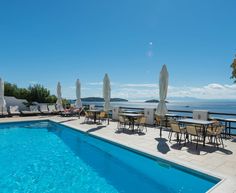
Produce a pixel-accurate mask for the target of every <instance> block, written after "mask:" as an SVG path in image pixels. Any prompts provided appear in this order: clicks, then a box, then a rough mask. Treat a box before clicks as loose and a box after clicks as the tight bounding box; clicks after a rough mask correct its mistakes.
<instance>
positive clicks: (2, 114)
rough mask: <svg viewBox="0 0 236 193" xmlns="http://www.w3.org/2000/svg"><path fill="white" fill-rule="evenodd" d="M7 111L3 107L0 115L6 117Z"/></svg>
mask: <svg viewBox="0 0 236 193" xmlns="http://www.w3.org/2000/svg"><path fill="white" fill-rule="evenodd" d="M8 115H9V114H8V112H7V109H6V108H3V109H1V110H0V117H6V116H8Z"/></svg>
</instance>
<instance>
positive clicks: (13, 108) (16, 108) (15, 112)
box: [9, 106, 20, 116]
mask: <svg viewBox="0 0 236 193" xmlns="http://www.w3.org/2000/svg"><path fill="white" fill-rule="evenodd" d="M9 114H10V115H11V116H14V115H20V111H19V106H9Z"/></svg>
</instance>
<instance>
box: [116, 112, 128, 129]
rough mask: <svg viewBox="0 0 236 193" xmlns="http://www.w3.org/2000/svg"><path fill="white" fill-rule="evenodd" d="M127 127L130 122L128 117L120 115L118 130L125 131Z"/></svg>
mask: <svg viewBox="0 0 236 193" xmlns="http://www.w3.org/2000/svg"><path fill="white" fill-rule="evenodd" d="M126 125H129V120H128V119H127V118H126V117H124V116H121V115H119V117H118V123H117V130H118V131H119V130H120V129H123V131H124V129H125V126H126Z"/></svg>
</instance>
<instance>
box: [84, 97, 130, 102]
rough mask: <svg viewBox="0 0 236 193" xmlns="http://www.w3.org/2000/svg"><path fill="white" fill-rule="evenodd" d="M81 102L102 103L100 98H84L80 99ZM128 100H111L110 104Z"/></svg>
mask: <svg viewBox="0 0 236 193" xmlns="http://www.w3.org/2000/svg"><path fill="white" fill-rule="evenodd" d="M81 100H82V101H83V102H104V99H103V98H101V97H86V98H82V99H81ZM127 101H128V100H126V99H122V98H111V102H127Z"/></svg>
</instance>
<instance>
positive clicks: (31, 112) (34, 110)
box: [21, 105, 40, 115]
mask: <svg viewBox="0 0 236 193" xmlns="http://www.w3.org/2000/svg"><path fill="white" fill-rule="evenodd" d="M21 113H22V115H38V114H40V111H39V110H38V106H36V105H31V106H30V110H29V111H21Z"/></svg>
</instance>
